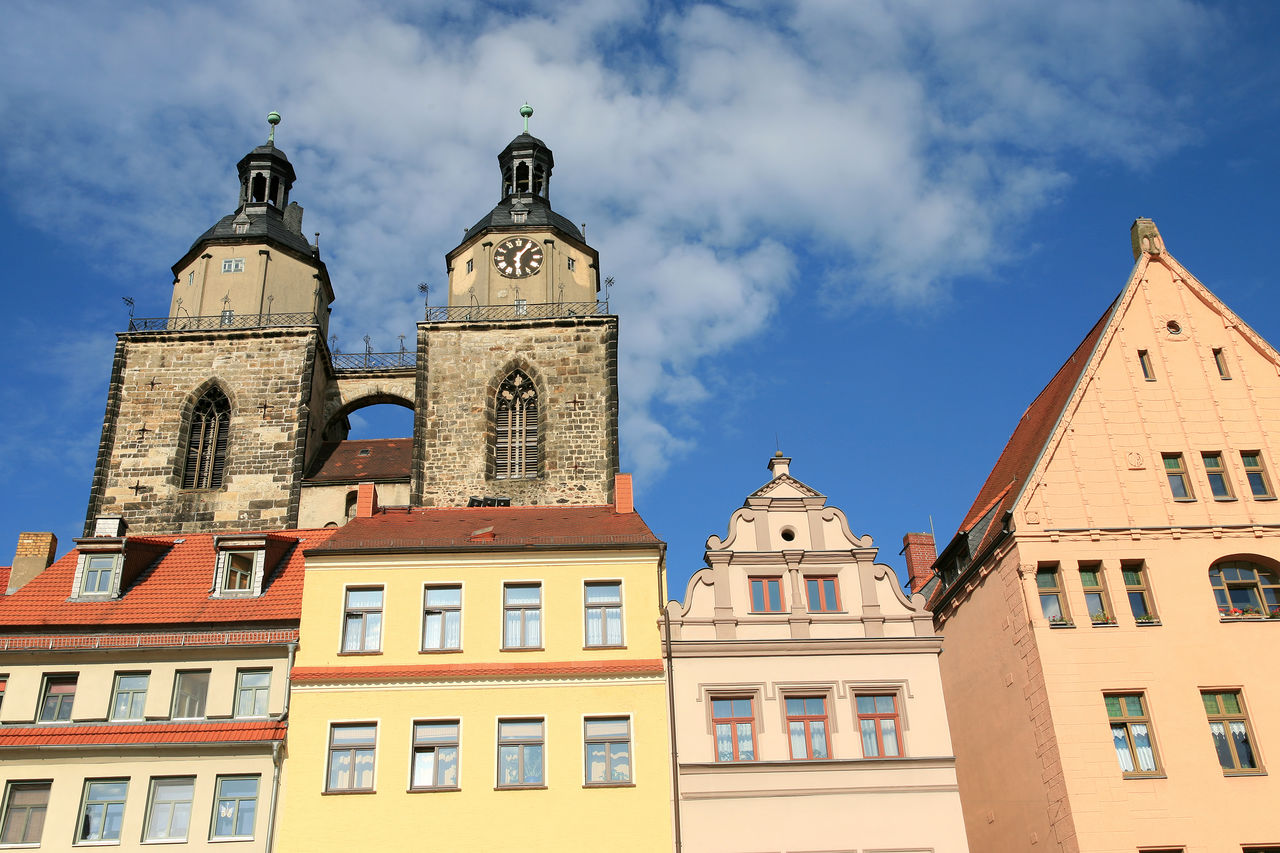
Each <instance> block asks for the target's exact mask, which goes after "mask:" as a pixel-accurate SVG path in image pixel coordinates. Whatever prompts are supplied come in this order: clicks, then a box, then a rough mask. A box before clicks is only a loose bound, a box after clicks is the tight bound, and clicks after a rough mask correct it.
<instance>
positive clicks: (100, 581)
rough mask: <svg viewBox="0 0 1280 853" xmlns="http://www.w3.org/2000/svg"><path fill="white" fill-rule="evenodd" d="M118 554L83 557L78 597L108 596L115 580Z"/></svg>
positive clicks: (118, 559)
mask: <svg viewBox="0 0 1280 853" xmlns="http://www.w3.org/2000/svg"><path fill="white" fill-rule="evenodd" d="M119 563H120V555H119V554H90V555H88V556H87V557H85V561H84V571H83V574H82V575H81V579H80V595H82V596H86V597H87V596H109V595H111V590H112V587H114V585H115V584H114V583H113V581H114V580H115V573H116V566H117V565H119Z"/></svg>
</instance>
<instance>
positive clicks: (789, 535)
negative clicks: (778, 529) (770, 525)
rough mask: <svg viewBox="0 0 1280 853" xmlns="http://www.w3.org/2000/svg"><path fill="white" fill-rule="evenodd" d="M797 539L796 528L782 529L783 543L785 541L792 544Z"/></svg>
mask: <svg viewBox="0 0 1280 853" xmlns="http://www.w3.org/2000/svg"><path fill="white" fill-rule="evenodd" d="M795 538H796V529H795V528H794V527H784V528H782V541H783V542H790V541H791V540H792V539H795Z"/></svg>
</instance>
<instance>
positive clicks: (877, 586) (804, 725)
mask: <svg viewBox="0 0 1280 853" xmlns="http://www.w3.org/2000/svg"><path fill="white" fill-rule="evenodd" d="M789 466H790V460H789V459H787V458H785V457H783V456H781V454H779V455H778V456H776V457H774V458H773V459H771V460H770V463H769V468H770V471H771V472H772V474H773V478H772V479H771V480H770V482H769V483H767V484H766V485H765V486H764V487H762V488H761V489H759V490H757V491H756V492H755V493H753V494H752V495H750V496H749V497H748V498H747V501H746V505H745V506H744V507H742V508H741V509H738V510H737V511H735V512H734V513H733V515H732V517H731V518H730V521H729V531H728V535H727V536H726V537H725V538H724V539H721V538H719V537H716V536H712V537H710V539H708V540H707V551H706V561H707V566H708V568H704V569H702V570H701V571H699V572H697V573H695V574H694V576H693V577H692V578H691V579H690V581H689V586H688V590H687V591H686V594H685V598H684V603H683V604H681V603H680V602H675V601H673V602H671V603H669V604H668V605H667V609H666V614H665V617H664V629H665V632H666V637H667V642H666V651H667V653H668V662H669V666H670V673H669V682H670V690H671V702H672V709H673V712H672V713H673V718H674V737H675V753H676V756H677V757H676V759H675V764H676V782H677V784H678V793H677V820H678V825H679V830H680V840H681V846H682V849H683V850H686V851H690V852H691V853H692V851H698V853H712V852H713V851H726V852H727V851H734V853H742V851H753V852H754V851H759V852H760V853H763V851H777V853H783V851H785V853H802V851H803V852H804V853H809V851H815V852H816V851H823V853H831V851H846V853H855V851H856V853H878V851H894V853H908V851H909V853H925V852H926V851H929V853H953V852H954V851H966V850H968V846H967V844H966V842H965V833H964V825H963V821H962V819H961V814H960V799H959V795H958V793H957V787H956V775H955V759H954V757H953V755H952V748H951V740H950V736H949V733H948V730H947V722H946V712H945V709H944V707H943V699H942V684H941V680H940V677H939V673H938V653H939V650H940V648H941V640H940V638H939V637H937V636H936V635H935V634H934V631H933V627H932V621H931V616H930V614H929V613H928V612H927V611H926V610H925V609H924V598H923V597H922V596H918V595H917V596H912V597H911V598H910V599H908V598H907V597H906V595H905V594H904V592H903V590H902V588H901V586H900V584H899V582H898V578H897V576H896V575H895V574H894V572H893V570H892V569H891V568H889V567H888V566H885V565H880V564H877V563H876V562H875V559H876V554H877V549H876V547H875V546H874V544H873V542H872V540H871V537H870V536H856V535H854V534H853V533H852V532H851V531H850V528H849V523H848V520H847V519H846V518H845V515H844V513H843V512H841V511H840V510H839V509H836V508H835V507H832V506H828V505H827V503H826V498H825V497H824V496H823V495H821V494H819V493H818V492H817V491H815V490H814V489H812V488H810V487H809V486H806V485H805V484H804V483H801V482H800V481H798V480H796V479H795V478H793V477H792V476H791V475H790V474H789Z"/></svg>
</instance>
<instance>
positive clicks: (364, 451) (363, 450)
mask: <svg viewBox="0 0 1280 853" xmlns="http://www.w3.org/2000/svg"><path fill="white" fill-rule="evenodd" d="M371 452H372V451H370V450H369V448H367V447H362V448H360V452H359V453H357V454H356V455H357V456H368V455H369V454H370V453H371Z"/></svg>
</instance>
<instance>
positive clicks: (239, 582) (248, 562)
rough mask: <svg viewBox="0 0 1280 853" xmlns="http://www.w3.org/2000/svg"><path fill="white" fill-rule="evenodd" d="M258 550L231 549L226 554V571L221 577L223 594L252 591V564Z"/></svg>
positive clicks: (241, 593) (245, 593)
mask: <svg viewBox="0 0 1280 853" xmlns="http://www.w3.org/2000/svg"><path fill="white" fill-rule="evenodd" d="M257 553H258V552H254V551H233V552H230V553H228V554H227V555H226V562H227V566H226V571H225V572H224V573H223V577H222V592H223V594H225V595H247V594H249V593H251V592H252V591H253V564H254V562H255V559H254V558H255V556H256V555H257Z"/></svg>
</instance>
